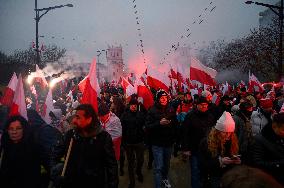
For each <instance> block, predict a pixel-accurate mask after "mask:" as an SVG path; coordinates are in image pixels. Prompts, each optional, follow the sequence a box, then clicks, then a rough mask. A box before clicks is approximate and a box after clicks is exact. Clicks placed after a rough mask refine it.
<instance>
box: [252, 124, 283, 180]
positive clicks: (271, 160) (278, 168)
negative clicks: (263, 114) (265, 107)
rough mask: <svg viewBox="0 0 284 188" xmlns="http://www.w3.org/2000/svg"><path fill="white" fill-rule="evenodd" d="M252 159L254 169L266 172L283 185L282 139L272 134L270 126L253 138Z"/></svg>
mask: <svg viewBox="0 0 284 188" xmlns="http://www.w3.org/2000/svg"><path fill="white" fill-rule="evenodd" d="M252 158H253V160H252V161H253V164H254V165H255V166H256V167H258V168H261V169H263V170H265V171H267V172H268V173H270V174H271V175H272V176H274V177H275V178H276V179H277V180H278V181H279V182H280V183H281V184H282V185H284V173H283V172H284V139H283V138H282V139H281V138H280V137H278V136H277V135H276V134H275V133H274V131H273V129H272V126H271V124H268V125H266V126H265V127H264V128H263V129H262V131H261V134H259V135H257V136H255V139H254V143H253V145H252Z"/></svg>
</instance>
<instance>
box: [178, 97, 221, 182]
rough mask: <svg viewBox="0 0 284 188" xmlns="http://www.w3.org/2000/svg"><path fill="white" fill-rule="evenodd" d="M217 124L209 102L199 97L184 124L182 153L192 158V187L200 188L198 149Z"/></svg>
mask: <svg viewBox="0 0 284 188" xmlns="http://www.w3.org/2000/svg"><path fill="white" fill-rule="evenodd" d="M215 123H216V120H215V117H213V115H212V114H211V113H209V112H208V100H207V99H206V98H205V97H202V96H201V97H199V98H198V100H197V101H196V108H194V109H193V110H192V111H191V112H190V113H188V114H187V115H186V117H185V120H184V122H183V131H182V132H183V134H182V144H181V147H182V151H183V155H184V156H185V157H187V158H189V157H190V166H191V168H190V169H191V187H193V188H199V187H200V186H201V184H200V169H199V160H198V147H199V144H200V142H201V140H202V139H203V138H205V137H207V135H208V133H209V131H210V129H211V127H213V126H214V125H215Z"/></svg>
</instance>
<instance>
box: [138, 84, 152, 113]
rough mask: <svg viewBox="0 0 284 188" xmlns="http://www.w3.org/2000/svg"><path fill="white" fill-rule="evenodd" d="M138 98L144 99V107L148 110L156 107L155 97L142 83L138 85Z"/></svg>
mask: <svg viewBox="0 0 284 188" xmlns="http://www.w3.org/2000/svg"><path fill="white" fill-rule="evenodd" d="M137 96H138V98H139V97H141V98H142V99H143V105H144V107H145V108H146V109H147V110H148V109H149V107H151V106H153V105H154V97H153V94H152V92H151V91H150V89H149V88H148V87H147V86H145V85H144V83H143V82H142V81H140V82H139V81H138V83H137Z"/></svg>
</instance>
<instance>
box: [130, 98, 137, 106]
mask: <svg viewBox="0 0 284 188" xmlns="http://www.w3.org/2000/svg"><path fill="white" fill-rule="evenodd" d="M129 105H138V100H137V99H135V98H132V99H130V101H129Z"/></svg>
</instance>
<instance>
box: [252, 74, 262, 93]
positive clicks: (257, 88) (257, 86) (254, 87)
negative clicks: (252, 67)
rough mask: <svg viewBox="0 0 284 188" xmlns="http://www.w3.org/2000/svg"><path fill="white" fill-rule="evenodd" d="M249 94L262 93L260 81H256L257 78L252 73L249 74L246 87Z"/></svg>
mask: <svg viewBox="0 0 284 188" xmlns="http://www.w3.org/2000/svg"><path fill="white" fill-rule="evenodd" d="M248 91H249V92H253V91H256V92H263V91H264V88H263V86H262V84H261V83H260V81H259V80H258V79H257V77H256V76H255V75H254V74H253V73H251V74H250V73H249V86H248Z"/></svg>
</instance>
